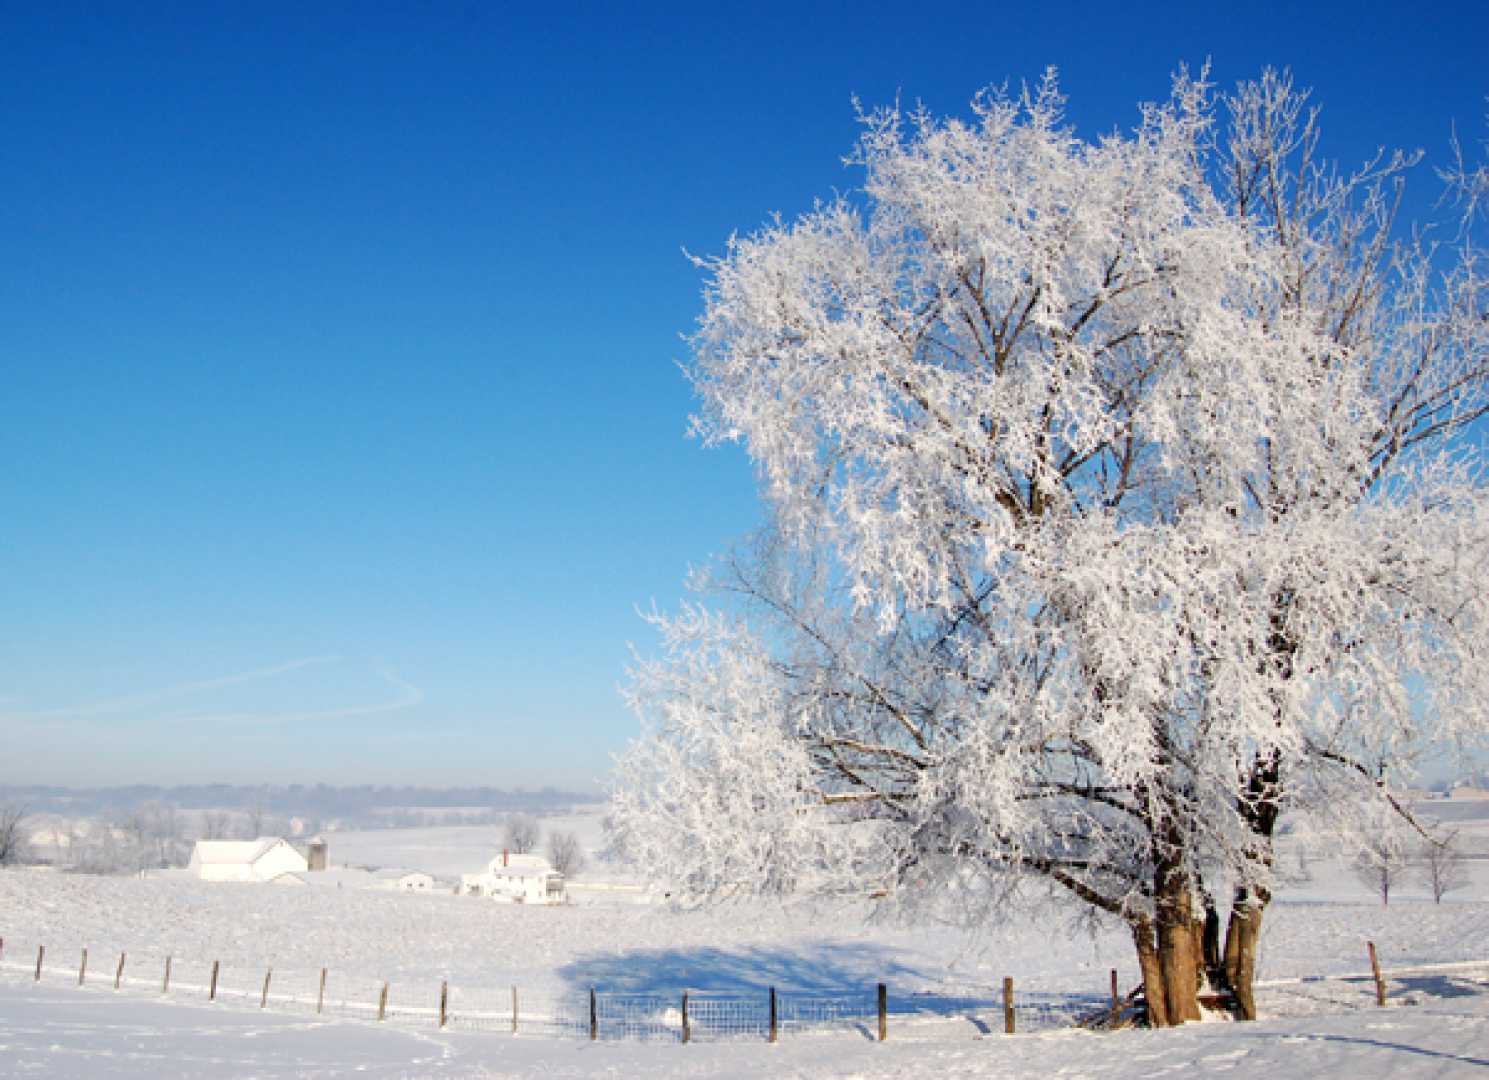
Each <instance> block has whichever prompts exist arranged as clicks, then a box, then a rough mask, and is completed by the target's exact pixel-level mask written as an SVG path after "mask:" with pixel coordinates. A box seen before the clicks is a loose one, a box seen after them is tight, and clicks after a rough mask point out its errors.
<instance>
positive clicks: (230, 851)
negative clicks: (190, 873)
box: [193, 836, 286, 866]
mask: <svg viewBox="0 0 1489 1080" xmlns="http://www.w3.org/2000/svg"><path fill="white" fill-rule="evenodd" d="M284 843H286V841H285V840H283V839H281V838H280V837H278V836H260V837H259V838H258V839H257V840H198V841H197V842H196V849H195V851H194V852H193V855H194V856H195V858H196V860H197V862H199V863H211V864H214V865H219V866H252V865H253V864H254V863H256V862H258V860H259V859H260V858H261V857H262V856H263V855H264V854H265V853H266V852H268V850H269V849H270V848H272V847H274V845H276V844H284Z"/></svg>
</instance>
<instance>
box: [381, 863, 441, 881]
mask: <svg viewBox="0 0 1489 1080" xmlns="http://www.w3.org/2000/svg"><path fill="white" fill-rule="evenodd" d="M415 874H418V875H419V876H421V877H427V878H429V879H430V880H433V878H434V875H433V874H426V873H425V872H424V871H423V870H403V869H399V868H398V867H396V866H395V867H388V868H387V869H384V870H374V871H373V872H372V876H373V877H375V878H377V879H378V880H379V881H402V880H403V879H404V878H406V877H412V876H413V875H415Z"/></svg>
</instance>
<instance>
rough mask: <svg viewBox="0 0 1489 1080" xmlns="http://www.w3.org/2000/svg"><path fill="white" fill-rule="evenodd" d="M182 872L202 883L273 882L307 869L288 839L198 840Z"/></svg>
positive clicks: (306, 865)
mask: <svg viewBox="0 0 1489 1080" xmlns="http://www.w3.org/2000/svg"><path fill="white" fill-rule="evenodd" d="M186 869H187V870H189V871H190V872H191V873H192V874H194V875H195V876H196V877H199V878H201V879H202V880H203V881H274V880H275V879H284V880H290V879H287V878H285V875H287V874H303V873H305V872H306V871H307V870H308V869H309V864H308V863H307V862H306V860H305V856H304V855H301V854H300V853H299V852H298V851H296V850H295V849H294V848H293V847H292V846H291V845H290V842H289V841H288V840H284V839H281V838H280V837H277V836H261V837H259V838H258V839H257V840H198V841H197V842H196V847H194V848H192V850H191V861H190V862H189V863H187V864H186Z"/></svg>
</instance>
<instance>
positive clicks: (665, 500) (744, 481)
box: [0, 3, 1489, 787]
mask: <svg viewBox="0 0 1489 1080" xmlns="http://www.w3.org/2000/svg"><path fill="white" fill-rule="evenodd" d="M137 7H146V8H148V12H147V13H146V14H139V13H137V12H129V11H127V8H128V6H127V5H115V6H112V7H109V6H102V10H100V9H99V8H94V7H83V6H71V5H65V4H58V5H36V6H34V8H33V9H32V10H22V9H20V8H18V7H17V6H16V5H4V6H0V119H3V126H0V130H3V132H4V140H3V144H0V145H3V150H0V236H3V237H4V252H5V254H4V257H3V258H0V375H3V388H4V390H3V397H0V402H3V415H0V460H3V461H4V462H5V468H4V469H3V470H0V612H3V617H0V746H3V749H4V753H3V754H0V782H10V783H17V782H68V783H75V784H108V783H132V782H175V781H183V782H184V781H196V780H223V781H233V782H250V783H251V782H259V781H272V782H295V781H301V782H312V781H325V782H329V783H356V782H409V783H432V784H438V783H479V782H489V783H492V784H497V785H502V786H518V785H522V786H530V787H536V786H539V785H543V784H557V785H565V786H588V787H595V786H598V785H599V784H600V783H602V782H603V777H604V775H605V772H606V770H607V768H608V764H609V758H610V755H611V754H612V753H614V752H615V751H616V750H618V749H619V748H620V747H621V746H622V745H623V744H624V742H625V741H626V740H627V739H628V738H629V737H630V736H631V735H632V734H633V732H634V730H635V724H634V721H633V720H632V718H631V717H630V716H629V715H628V714H627V713H626V712H625V710H624V708H623V706H622V704H621V702H620V700H619V697H618V694H617V692H616V687H617V685H618V684H619V683H621V682H622V681H623V679H624V673H625V668H626V665H627V663H628V643H630V642H635V643H636V644H638V645H639V646H641V647H642V648H643V649H644V648H646V647H647V646H648V645H649V636H648V632H647V630H646V628H645V626H644V625H643V624H642V623H641V621H640V620H639V619H638V617H637V615H636V610H635V609H636V608H637V607H638V606H640V607H648V606H650V605H651V603H652V602H653V601H656V602H657V603H658V604H659V605H661V606H662V607H671V606H673V605H674V604H675V603H676V602H677V600H678V599H679V598H680V596H681V595H682V587H681V583H682V580H683V577H684V574H685V573H686V571H687V568H688V567H689V565H690V564H696V563H699V562H702V561H704V560H705V559H707V557H708V556H709V555H710V554H711V553H714V552H717V551H719V550H720V549H722V548H723V547H724V546H726V545H727V544H728V542H729V541H730V540H731V539H732V538H736V537H738V536H740V535H741V534H743V533H744V532H746V531H747V530H748V529H749V528H750V527H751V526H752V524H753V523H754V521H755V519H756V508H755V503H754V492H753V485H752V481H751V476H750V470H749V467H748V464H747V463H746V462H745V460H744V458H743V457H742V455H740V454H739V453H737V452H734V451H717V450H715V451H707V450H704V449H702V448H701V447H699V446H698V444H697V443H696V442H694V441H692V440H689V439H688V438H686V427H687V416H688V412H689V410H690V408H691V401H690V396H689V391H688V388H687V386H686V384H685V382H684V380H683V378H682V377H681V375H680V374H679V371H678V369H677V362H678V361H680V360H681V359H682V358H683V357H684V355H685V351H686V347H685V345H684V343H683V342H682V340H681V335H682V334H684V333H686V332H687V330H688V329H689V327H690V326H691V325H692V323H693V320H694V319H695V318H696V316H697V314H698V312H699V310H700V308H701V300H700V288H701V283H702V279H701V277H700V275H699V273H698V272H697V270H696V269H695V268H694V267H692V266H691V265H690V264H689V263H688V261H687V260H686V258H685V257H684V255H683V250H684V249H686V250H688V251H692V252H694V253H698V254H704V255H706V254H713V253H717V252H719V251H720V250H721V249H722V246H723V244H724V242H725V240H726V238H727V237H728V235H729V234H730V233H731V232H732V231H736V230H738V231H749V230H751V229H753V228H754V227H756V226H757V225H759V224H761V223H762V222H763V221H764V220H765V219H766V217H767V216H768V215H769V214H771V213H772V212H775V211H780V212H781V213H783V214H785V215H787V216H788V217H789V216H792V215H794V214H796V213H798V212H800V211H802V210H804V209H806V208H808V207H809V206H810V205H811V202H812V200H813V199H814V198H818V197H827V196H830V195H831V194H832V193H833V191H834V190H837V189H844V188H849V187H851V186H852V185H853V184H854V183H855V182H856V177H855V175H854V174H853V173H852V172H851V171H849V170H846V169H844V168H843V166H842V164H841V158H842V156H843V155H844V154H845V153H847V152H848V151H849V150H850V149H851V147H852V144H853V141H854V138H855V135H856V129H855V122H854V119H853V107H852V99H853V97H854V96H855V95H856V96H857V97H858V98H860V99H861V100H862V101H863V102H864V103H865V104H867V105H876V104H883V103H887V102H890V101H892V100H893V99H894V98H895V97H896V96H899V97H900V98H901V99H903V100H905V101H907V102H913V101H915V100H921V101H924V102H925V103H926V104H927V105H929V106H930V107H931V108H932V109H933V110H934V111H936V112H940V113H946V112H958V111H963V110H965V107H966V103H967V101H968V100H969V99H970V98H971V96H972V95H973V94H974V93H975V92H976V91H977V90H978V89H979V88H980V87H984V86H987V85H989V84H993V83H1001V82H1004V81H1011V82H1012V83H1014V84H1017V83H1018V82H1019V81H1020V80H1032V79H1034V78H1037V77H1038V75H1039V73H1040V72H1041V71H1042V70H1043V68H1044V67H1045V66H1046V65H1049V64H1054V65H1056V66H1058V67H1059V68H1060V70H1061V73H1062V80H1061V81H1062V84H1063V86H1064V88H1065V90H1066V92H1067V94H1068V95H1069V97H1070V101H1071V110H1070V111H1071V117H1072V119H1073V121H1074V122H1075V123H1076V124H1077V126H1078V128H1079V129H1080V130H1081V131H1082V132H1083V133H1085V134H1095V133H1099V132H1102V131H1107V130H1111V129H1113V128H1115V127H1126V126H1130V125H1131V124H1132V122H1133V121H1134V118H1135V115H1136V113H1135V106H1136V103H1137V102H1138V101H1140V100H1144V99H1153V98H1158V97H1162V96H1163V95H1164V93H1165V92H1166V89H1167V85H1168V80H1169V74H1170V72H1171V71H1172V70H1173V69H1174V68H1175V67H1176V65H1177V64H1179V63H1180V62H1188V63H1189V64H1190V65H1191V66H1198V65H1199V64H1200V63H1202V62H1203V61H1204V59H1205V58H1206V57H1210V58H1211V59H1212V61H1213V64H1214V75H1215V77H1216V78H1217V80H1218V81H1220V82H1221V83H1222V84H1229V83H1232V82H1234V81H1236V80H1238V79H1241V78H1245V77H1249V76H1252V75H1254V74H1256V73H1257V72H1258V71H1259V70H1260V69H1261V67H1262V66H1263V65H1268V64H1270V65H1274V66H1291V67H1292V68H1293V69H1294V71H1295V73H1296V75H1297V77H1298V80H1299V81H1300V82H1301V83H1304V84H1307V85H1311V86H1312V87H1314V89H1315V93H1316V96H1317V100H1318V101H1319V102H1320V103H1321V104H1322V105H1323V106H1324V108H1325V114H1324V117H1325V135H1326V140H1327V146H1326V148H1325V149H1326V150H1327V151H1328V152H1329V153H1331V154H1332V155H1333V156H1337V157H1339V158H1341V159H1343V160H1344V161H1346V162H1348V161H1354V160H1358V159H1360V158H1363V157H1365V156H1366V155H1368V154H1369V153H1371V152H1372V151H1373V150H1374V148H1375V147H1376V146H1377V145H1381V144H1385V145H1391V146H1395V145H1402V146H1408V147H1417V146H1420V147H1422V148H1423V149H1425V150H1427V151H1428V153H1429V164H1430V163H1431V162H1432V161H1434V160H1436V161H1441V160H1442V157H1441V155H1442V154H1443V153H1444V152H1445V150H1446V147H1447V142H1448V138H1449V135H1450V132H1451V130H1452V128H1453V126H1454V125H1456V126H1457V129H1458V131H1459V132H1460V133H1461V134H1463V135H1464V136H1465V137H1468V138H1472V139H1477V138H1479V137H1481V136H1482V135H1483V134H1484V132H1485V126H1484V119H1483V118H1484V113H1485V110H1486V103H1485V95H1486V94H1489V45H1486V44H1485V43H1486V42H1489V6H1485V5H1483V4H1482V3H1463V4H1436V5H1371V4H1368V3H1356V4H1348V5H1329V4H1297V5H1277V6H1275V7H1272V8H1267V7H1265V6H1264V7H1261V8H1258V7H1256V6H1254V5H1253V6H1251V7H1247V8H1245V9H1227V11H1226V12H1224V13H1223V14H1214V15H1207V14H1196V12H1195V11H1194V10H1192V9H1191V5H1174V6H1172V7H1164V6H1154V5H1147V6H1145V5H1142V4H1125V5H1107V6H1101V7H1097V6H1094V5H1084V4H1057V3H1051V4H1039V5H1004V4H989V5H984V6H981V7H979V6H976V5H974V6H972V7H965V6H964V7H961V8H944V9H938V10H934V11H920V12H919V13H912V10H911V9H910V8H909V7H907V6H903V5H896V6H888V5H884V6H875V5H871V4H851V5H849V4H841V5H820V6H810V5H809V6H808V7H807V10H799V9H798V8H797V6H796V5H781V6H771V5H768V4H767V5H750V6H747V7H746V6H740V7H729V6H714V5H698V4H692V5H686V6H678V7H669V6H666V5H645V6H642V5H620V4H614V5H581V6H566V7H560V6H540V5H531V6H528V7H526V8H524V9H523V10H522V11H514V10H511V9H509V8H507V7H505V6H498V5H483V4H464V5H454V4H444V5H441V4H433V5H417V6H416V5H406V6H395V5H346V6H341V7H337V6H332V5H298V6H287V5H286V6H275V5H250V6H245V5H225V4H223V5H218V4H202V5H181V6H179V7H171V6H169V5H166V4H157V5H137ZM1195 7H1197V6H1195ZM312 9H313V10H312ZM307 10H309V11H310V13H307ZM1236 10H1241V11H1242V13H1243V17H1240V18H1237V17H1235V16H1234V12H1235V11H1236ZM110 12H112V13H110ZM1419 172H1420V175H1419V176H1418V177H1417V180H1416V185H1415V187H1414V189H1413V195H1412V198H1413V199H1414V200H1415V201H1414V203H1413V205H1414V206H1421V205H1423V204H1424V203H1425V202H1426V200H1427V199H1428V197H1429V196H1430V195H1431V194H1432V193H1433V192H1434V188H1433V185H1432V183H1431V181H1430V176H1429V175H1428V174H1427V173H1426V172H1425V171H1419Z"/></svg>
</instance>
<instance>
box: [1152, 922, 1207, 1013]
mask: <svg viewBox="0 0 1489 1080" xmlns="http://www.w3.org/2000/svg"><path fill="white" fill-rule="evenodd" d="M1158 963H1159V965H1160V966H1161V968H1162V969H1163V972H1162V973H1163V996H1164V1000H1165V1003H1166V1004H1167V1006H1168V1020H1169V1023H1171V1024H1182V1023H1184V1021H1186V1020H1198V1019H1199V1016H1200V1013H1199V945H1198V940H1197V939H1196V937H1195V933H1194V921H1193V920H1192V919H1184V920H1183V921H1181V922H1175V923H1159V924H1158Z"/></svg>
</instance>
